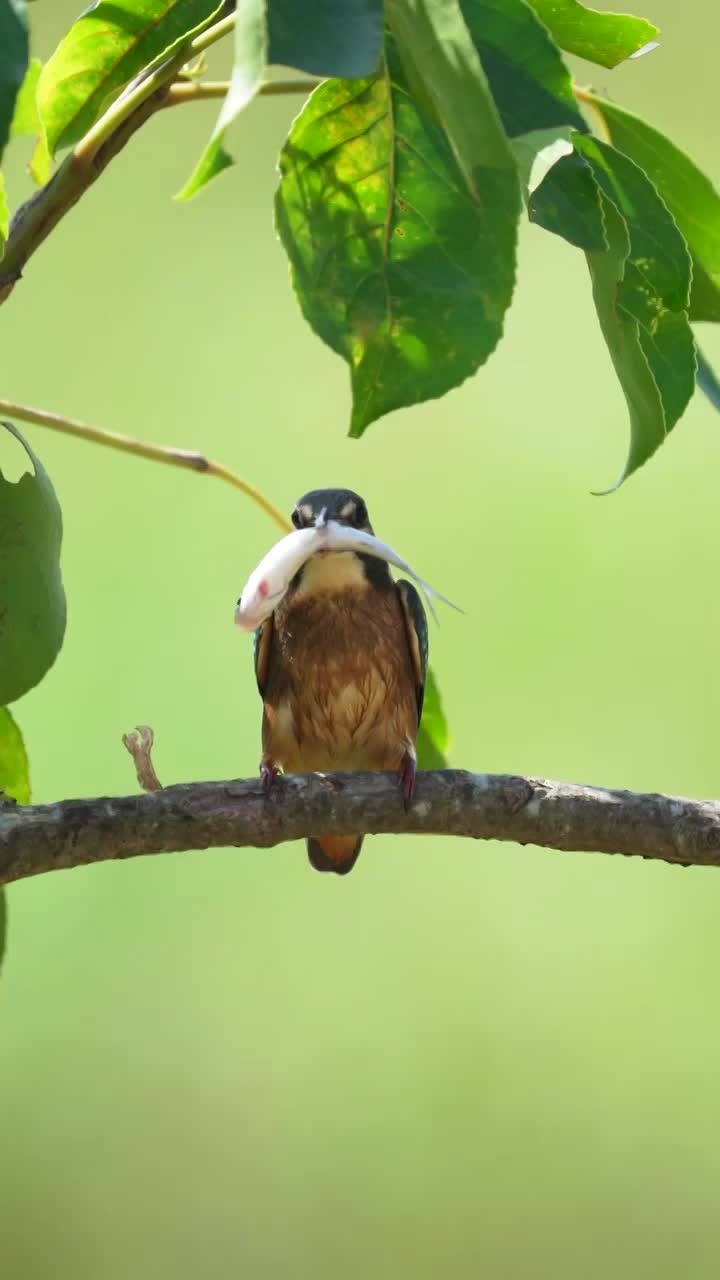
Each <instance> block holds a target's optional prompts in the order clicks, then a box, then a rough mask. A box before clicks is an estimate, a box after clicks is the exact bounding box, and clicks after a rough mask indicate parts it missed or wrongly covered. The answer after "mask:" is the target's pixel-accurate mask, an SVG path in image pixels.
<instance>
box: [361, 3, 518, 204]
mask: <svg viewBox="0 0 720 1280" xmlns="http://www.w3.org/2000/svg"><path fill="white" fill-rule="evenodd" d="M386 10H387V17H388V21H389V22H390V25H391V27H392V30H393V32H394V35H395V39H396V40H397V45H398V51H399V53H400V60H401V61H402V66H403V68H404V70H405V77H407V76H408V73H409V74H410V79H411V81H412V84H411V85H410V86H409V87H410V88H411V89H412V88H414V84H415V83H416V82H417V81H418V80H419V81H420V83H421V84H422V86H423V90H424V95H425V97H426V99H429V101H430V102H431V104H432V107H433V110H434V112H435V118H436V120H437V121H439V122H441V123H442V127H443V129H444V131H445V134H446V135H447V139H448V142H449V143H450V145H451V147H452V149H453V150H454V152H455V154H456V156H457V158H458V162H459V164H460V168H461V170H462V172H463V174H464V175H465V180H466V182H467V185H468V188H469V190H470V192H471V194H472V195H473V196H474V197H475V198H476V199H480V192H479V191H478V188H477V181H478V178H482V176H483V174H484V172H485V171H487V170H488V169H492V170H497V171H499V172H498V179H499V180H500V179H501V178H502V177H504V185H506V187H507V190H506V192H505V197H504V198H505V201H506V203H507V207H508V209H510V210H513V211H514V212H515V215H516V216H517V215H518V214H519V212H520V192H519V186H518V183H517V179H516V177H515V173H514V167H515V161H514V157H513V153H512V150H511V147H510V144H509V142H508V139H507V135H506V134H505V131H504V129H503V127H502V123H501V121H500V117H499V115H498V111H497V107H496V105H495V102H494V99H493V96H492V93H491V92H490V87H489V85H488V81H487V77H486V75H485V72H484V71H483V67H482V63H481V61H480V58H479V56H478V53H477V50H476V49H475V46H474V44H473V41H472V37H471V35H470V32H469V31H468V28H467V26H466V24H465V21H464V19H463V15H462V12H461V10H460V5H459V2H458V0H386ZM388 58H389V61H390V62H391V64H394V63H395V62H396V61H397V62H398V66H397V67H396V66H395V65H391V66H390V71H391V75H392V78H393V79H394V80H396V81H397V87H399V88H400V90H401V91H404V92H405V93H407V90H408V86H407V84H406V83H405V77H404V76H403V75H402V73H401V72H400V66H399V60H397V59H396V58H395V56H394V51H393V46H392V43H391V42H389V47H388ZM500 190H501V188H500V187H498V193H497V194H498V195H500Z"/></svg>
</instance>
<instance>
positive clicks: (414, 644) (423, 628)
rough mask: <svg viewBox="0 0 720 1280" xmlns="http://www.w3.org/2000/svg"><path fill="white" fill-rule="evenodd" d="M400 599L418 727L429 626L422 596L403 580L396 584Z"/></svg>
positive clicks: (426, 662)
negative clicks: (410, 662) (421, 599)
mask: <svg viewBox="0 0 720 1280" xmlns="http://www.w3.org/2000/svg"><path fill="white" fill-rule="evenodd" d="M395 585H396V588H397V593H398V597H399V599H400V604H401V606H402V611H403V617H404V619H405V631H406V632H407V639H408V648H409V649H410V657H411V658H412V664H413V670H414V672H415V694H416V697H417V711H418V725H419V724H420V718H421V716H422V709H423V699H424V697H425V679H426V677H427V664H428V625H427V618H426V617H425V610H424V609H423V607H422V603H421V601H420V596H419V595H418V593H417V591H416V590H415V588H414V586H413V585H412V583H411V582H407V581H406V580H405V579H404V578H401V579H400V581H399V582H397V583H396V584H395Z"/></svg>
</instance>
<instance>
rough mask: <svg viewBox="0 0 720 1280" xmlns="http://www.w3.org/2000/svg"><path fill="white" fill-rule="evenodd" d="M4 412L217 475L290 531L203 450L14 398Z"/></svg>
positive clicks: (0, 403)
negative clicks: (138, 435)
mask: <svg viewBox="0 0 720 1280" xmlns="http://www.w3.org/2000/svg"><path fill="white" fill-rule="evenodd" d="M0 414H6V415H7V417H8V418H17V419H19V420H20V421H21V422H32V423H33V424H34V425H35V426H38V427H50V429H51V430H52V431H60V432H62V433H63V434H64V435H68V436H75V437H76V438H77V439H78V440H88V441H91V442H92V443H93V444H102V445H105V446H106V447H107V448H109V449H120V450H121V451H122V452H123V453H134V454H135V455H136V457H140V458H150V459H151V460H152V461H153V462H165V463H169V465H170V466H172V467H184V468H185V469H186V470H188V471H201V472H202V473H203V474H204V475H207V476H217V477H218V478H219V479H220V480H225V481H226V483H227V484H231V485H233V486H234V488H236V489H240V490H241V492H242V493H244V494H245V495H246V497H248V498H250V499H251V500H252V501H253V502H255V503H257V505H258V506H259V507H261V508H262V510H263V511H264V512H265V513H266V515H269V516H270V519H271V520H274V521H275V523H276V524H277V525H279V526H280V528H281V529H282V530H283V533H287V532H288V530H289V529H290V528H291V525H290V523H289V522H288V520H287V518H286V517H285V516H284V515H283V513H282V511H280V510H279V509H278V508H277V507H276V506H275V505H274V503H272V502H270V500H269V498H266V497H265V495H264V494H263V493H261V492H260V490H259V489H256V488H255V485H254V484H250V482H249V481H248V480H243V478H242V476H239V475H237V473H236V472H235V471H231V470H230V469H229V467H224V466H222V464H221V463H219V462H212V461H211V459H210V458H206V457H205V455H204V454H202V453H195V452H193V451H191V450H189V449H168V448H165V447H164V446H163V445H159V444H150V443H149V442H148V441H146V440H136V439H135V438H134V437H133V436H126V435H123V434H122V433H121V432H119V431H107V430H105V428H104V427H93V426H90V424H89V423H87V422H79V421H78V419H77V418H64V417H61V415H60V414H58V413H48V412H47V411H46V410H45V409H33V408H31V407H30V405H26V404H16V403H15V402H14V401H13V400H0Z"/></svg>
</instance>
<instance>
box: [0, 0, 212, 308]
mask: <svg viewBox="0 0 720 1280" xmlns="http://www.w3.org/2000/svg"><path fill="white" fill-rule="evenodd" d="M234 22H235V16H234V14H233V15H230V16H229V17H226V18H223V19H222V20H221V21H220V22H216V23H215V24H214V26H212V27H208V29H207V30H206V31H203V32H201V33H200V34H199V35H197V36H196V37H195V39H194V40H192V41H190V42H189V43H188V44H187V45H184V46H183V47H182V48H181V49H180V50H178V52H177V53H176V54H174V55H173V57H171V58H168V59H167V60H166V61H165V62H164V63H162V65H161V66H159V67H156V68H154V70H153V71H152V72H150V73H149V74H148V75H147V76H146V77H144V78H141V79H140V80H139V81H138V83H137V84H136V85H134V87H133V88H132V90H131V91H130V92H126V93H125V94H121V96H120V97H119V98H118V99H117V101H116V102H114V103H113V104H112V106H110V107H109V109H108V110H107V111H106V112H105V114H104V115H103V116H101V117H100V119H99V120H98V121H97V123H96V124H95V125H94V126H93V128H92V129H90V130H89V132H88V133H87V134H85V137H84V138H81V140H80V142H79V143H78V144H77V146H76V147H75V148H74V150H73V151H71V152H70V154H69V156H67V158H66V159H65V160H64V161H63V163H62V164H61V165H60V168H59V169H58V170H57V172H56V173H54V174H53V176H52V177H51V178H50V181H49V182H47V183H46V184H45V186H44V187H41V188H40V190H39V191H36V192H35V194H34V195H32V196H31V197H30V199H29V200H26V201H25V204H23V205H21V206H20V208H19V209H18V210H17V212H16V213H15V216H14V217H13V219H12V222H11V224H10V233H9V235H8V239H7V242H6V244H5V253H4V255H3V258H2V261H1V262H0V303H3V302H5V301H6V299H7V298H8V297H9V296H10V294H11V292H12V290H13V288H14V286H15V284H16V283H17V281H18V280H19V279H20V278H21V276H22V273H23V270H24V268H25V265H26V263H27V262H28V260H29V259H30V258H31V257H32V255H33V254H34V253H35V252H36V250H37V249H38V248H39V247H40V245H41V244H42V243H43V241H44V240H45V239H46V238H47V236H48V235H49V234H50V232H51V231H52V230H53V229H54V228H55V227H56V226H57V224H58V223H59V222H60V221H61V220H62V218H64V217H65V214H66V213H68V212H69V210H70V209H72V207H73V205H75V204H77V202H78V200H79V199H80V197H81V196H83V195H84V194H85V192H86V191H87V190H88V188H89V187H91V186H92V185H93V183H94V182H96V181H97V179H98V177H99V176H100V174H101V173H102V172H103V170H104V169H105V168H106V167H107V165H108V164H109V163H110V161H111V160H112V159H113V158H114V157H115V156H116V155H118V153H119V152H120V151H122V149H123V147H124V146H125V145H126V144H127V143H128V142H129V140H130V138H131V137H132V136H133V134H134V133H136V132H137V130H138V129H139V128H141V126H142V125H143V124H145V122H146V120H148V119H149V118H150V116H151V115H154V113H155V112H156V111H159V110H160V108H161V107H162V106H163V104H164V101H165V98H166V96H167V93H168V90H169V87H170V85H171V84H172V82H173V81H174V79H175V77H176V75H177V74H178V72H179V71H180V70H181V68H182V67H183V66H184V65H185V64H186V63H187V62H188V61H189V60H190V59H191V58H193V57H194V56H195V55H196V54H198V53H201V52H202V51H203V50H204V49H207V48H208V47H209V46H210V45H211V44H214V43H215V41H216V40H220V39H221V38H222V37H223V36H225V35H227V34H228V32H230V31H231V30H232V28H233V25H234Z"/></svg>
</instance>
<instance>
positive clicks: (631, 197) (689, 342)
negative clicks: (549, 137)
mask: <svg viewBox="0 0 720 1280" xmlns="http://www.w3.org/2000/svg"><path fill="white" fill-rule="evenodd" d="M574 143H575V147H576V149H577V150H578V151H579V152H580V154H581V155H583V156H584V157H585V159H586V160H587V161H588V162H589V163H590V165H591V167H592V171H593V176H594V178H595V181H596V182H597V184H598V186H599V187H600V189H601V190H602V191H603V192H604V194H605V195H606V196H607V197H608V199H609V200H612V201H613V203H614V204H615V206H616V208H617V210H618V212H619V213H620V215H621V216H622V217H623V218H624V220H625V222H626V225H627V230H628V235H629V238H630V252H629V254H628V257H627V261H626V263H625V270H624V274H623V278H622V280H621V282H620V283H619V285H618V291H617V306H618V308H623V309H624V310H625V311H627V313H628V314H629V315H630V316H632V318H633V319H635V320H637V322H638V326H639V328H638V336H639V340H640V345H641V347H642V349H643V352H644V354H645V357H646V359H647V361H648V365H649V367H650V371H651V373H652V376H653V378H654V380H655V383H656V384H657V387H658V391H659V393H660V397H661V400H662V404H663V411H664V415H665V430H666V431H669V430H670V429H671V427H673V426H674V425H675V423H676V422H677V420H678V418H679V417H680V416H681V414H682V413H683V412H684V410H685V409H686V407H687V404H688V401H689V400H690V397H691V396H692V393H693V391H694V390H695V367H696V366H695V343H694V341H693V336H692V331H691V329H690V325H689V323H688V314H687V308H688V301H689V297H690V273H691V265H690V255H689V253H688V248H687V245H686V243H685V241H684V239H683V237H682V236H681V234H680V232H679V231H678V229H677V226H676V224H675V221H674V219H673V217H672V215H671V214H670V213H669V212H668V210H667V207H666V206H665V205H664V204H663V202H662V200H661V199H660V197H659V195H658V193H657V191H656V190H655V188H654V186H653V184H652V182H651V181H650V179H649V178H648V177H647V176H646V175H645V174H644V173H643V171H642V169H640V168H639V167H638V165H636V164H635V163H634V161H633V160H630V158H629V157H628V156H625V155H623V154H622V152H621V151H616V150H615V149H614V147H611V146H610V145H609V144H608V143H605V142H600V141H599V140H598V139H597V138H591V137H588V136H581V135H580V134H576V135H575V137H574ZM650 452H652V450H650ZM641 453H642V455H643V456H642V457H641V461H645V458H647V457H649V453H647V452H645V451H644V450H642V449H641ZM639 465H640V463H639V462H636V463H635V464H634V466H639ZM634 466H633V467H632V468H631V469H634ZM625 474H626V475H627V474H629V472H627V471H626V472H625Z"/></svg>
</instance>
